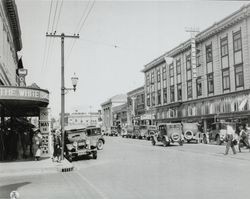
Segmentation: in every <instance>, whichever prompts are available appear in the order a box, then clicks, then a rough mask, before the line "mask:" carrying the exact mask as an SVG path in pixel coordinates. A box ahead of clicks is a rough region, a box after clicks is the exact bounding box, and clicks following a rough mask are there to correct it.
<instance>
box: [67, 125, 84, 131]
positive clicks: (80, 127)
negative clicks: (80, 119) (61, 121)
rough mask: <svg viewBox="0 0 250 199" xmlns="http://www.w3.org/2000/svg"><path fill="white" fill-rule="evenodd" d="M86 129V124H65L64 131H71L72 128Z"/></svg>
mask: <svg viewBox="0 0 250 199" xmlns="http://www.w3.org/2000/svg"><path fill="white" fill-rule="evenodd" d="M82 129H86V126H83V125H74V126H65V128H64V130H65V131H72V130H82Z"/></svg>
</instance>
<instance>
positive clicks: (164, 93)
mask: <svg viewBox="0 0 250 199" xmlns="http://www.w3.org/2000/svg"><path fill="white" fill-rule="evenodd" d="M163 103H164V104H165V103H167V88H163Z"/></svg>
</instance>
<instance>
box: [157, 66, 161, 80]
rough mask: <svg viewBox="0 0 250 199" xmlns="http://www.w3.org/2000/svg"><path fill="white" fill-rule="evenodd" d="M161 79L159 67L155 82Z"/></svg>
mask: <svg viewBox="0 0 250 199" xmlns="http://www.w3.org/2000/svg"><path fill="white" fill-rule="evenodd" d="M160 81H161V71H160V69H158V70H157V82H160Z"/></svg>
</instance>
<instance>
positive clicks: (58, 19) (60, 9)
mask: <svg viewBox="0 0 250 199" xmlns="http://www.w3.org/2000/svg"><path fill="white" fill-rule="evenodd" d="M62 6H63V0H62V1H61V5H60V8H59V14H58V18H57V23H56V27H55V30H56V29H57V27H58V23H59V21H60V17H61V11H62Z"/></svg>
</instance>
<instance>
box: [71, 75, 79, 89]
mask: <svg viewBox="0 0 250 199" xmlns="http://www.w3.org/2000/svg"><path fill="white" fill-rule="evenodd" d="M71 82H72V85H73V90H74V91H76V85H77V82H78V77H76V76H75V74H74V76H73V77H71Z"/></svg>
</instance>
